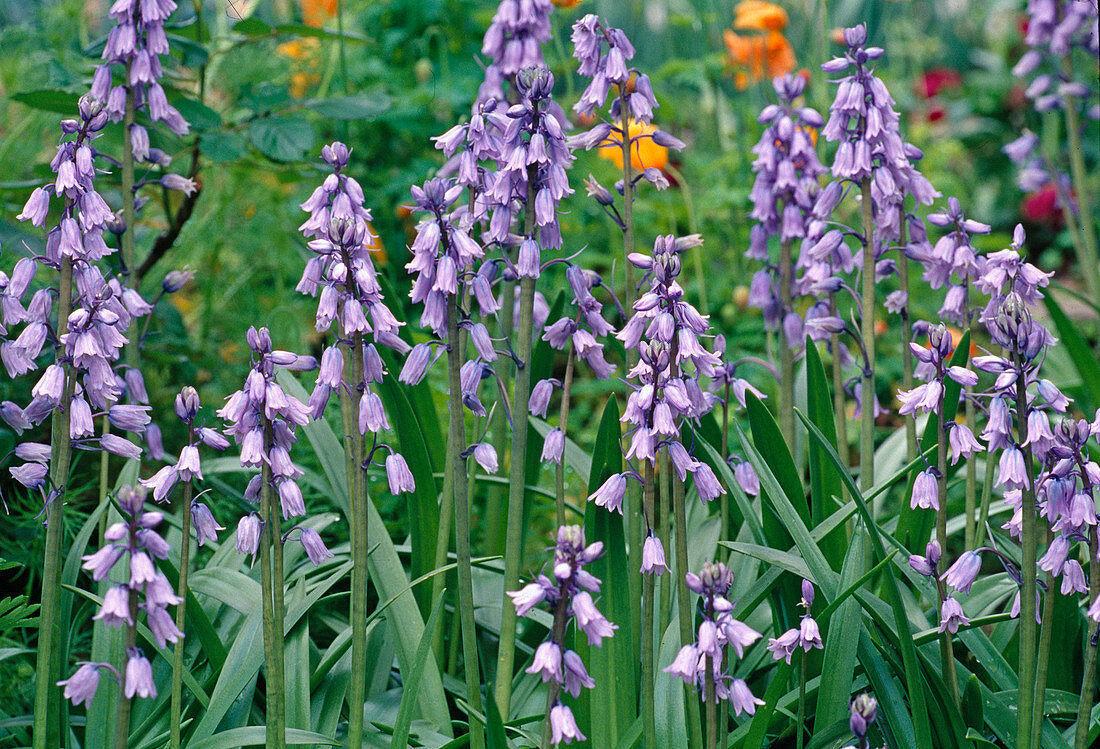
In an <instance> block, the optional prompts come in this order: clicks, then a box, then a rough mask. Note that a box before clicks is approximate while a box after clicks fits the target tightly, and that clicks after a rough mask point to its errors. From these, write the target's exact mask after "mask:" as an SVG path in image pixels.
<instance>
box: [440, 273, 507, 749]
mask: <svg viewBox="0 0 1100 749" xmlns="http://www.w3.org/2000/svg"><path fill="white" fill-rule="evenodd" d="M458 340H459V337H458V300H457V299H456V298H455V297H454V296H453V295H452V296H450V297H448V299H447V341H448V350H447V381H448V384H449V386H450V409H449V410H450V439H449V442H450V446H451V461H452V463H451V466H452V470H453V472H454V476H453V478H452V480H451V485H452V487H453V488H454V518H455V551H456V553H457V561H458V605H459V618H460V620H461V625H462V658H463V661H464V668H463V670H464V671H465V673H466V699H467V701H468V702H469V703H470V707H472V708H473V709H474V710H479V711H480V710H481V677H480V665H479V663H478V657H477V631H476V630H475V629H474V627H475V624H474V586H473V567H472V564H471V562H470V500H469V495H468V492H467V490H468V488H469V487H468V485H467V483H466V480H465V475H460V473H459V472H460V471H461V470H462V468H463V467H464V466H465V465H466V463H465V460H466V459H465V458H463V457H462V453H463V452H464V451H465V447H466V422H465V416H464V414H463V407H462V395H461V393H462V378H461V370H462V357H461V352H460V351H459V346H458ZM516 574H517V577H518V569H517V573H516ZM514 587H515V586H513V589H514ZM504 608H505V610H506V611H507V609H508V608H509V607H508V606H505V607H504ZM512 613H513V624H512V637H513V641H514V638H515V617H514V615H515V609H512ZM501 639H502V641H501V648H502V649H503V647H504V642H503V634H502V637H501ZM511 673H512V669H511V662H510V659H509V664H508V670H507V671H504V672H501V673H499V674H498V676H497V686H498V687H499V686H500V684H501V682H504V683H506V684H507V685H508V690H507V691H508V693H509V696H510V692H511V686H512V679H511ZM506 714H507V712H506V711H505V712H503V713H502V715H506ZM470 745H471V746H472V747H474V749H482V747H484V746H485V734H484V731H483V728H482V726H481V724H479V723H478V722H477V721H476V720H474V719H472V718H471V720H470Z"/></svg>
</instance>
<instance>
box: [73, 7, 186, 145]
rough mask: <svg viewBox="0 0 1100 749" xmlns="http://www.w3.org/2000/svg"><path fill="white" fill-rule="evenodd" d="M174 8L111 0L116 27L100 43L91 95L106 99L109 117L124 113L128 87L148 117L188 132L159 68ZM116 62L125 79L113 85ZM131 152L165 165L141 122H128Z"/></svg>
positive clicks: (180, 132) (178, 131) (116, 118)
mask: <svg viewBox="0 0 1100 749" xmlns="http://www.w3.org/2000/svg"><path fill="white" fill-rule="evenodd" d="M175 9H176V3H175V1H174V0H116V1H115V2H114V4H113V5H111V11H110V15H111V18H113V19H114V20H115V24H116V25H115V27H114V28H113V29H111V31H110V33H108V34H107V44H106V45H105V46H104V47H103V55H102V58H103V60H104V63H103V64H102V65H100V66H99V67H98V68H96V71H95V78H94V79H93V82H92V96H94V97H95V98H96V99H98V100H99V101H101V102H105V104H106V111H107V113H108V114H109V115H110V117H111V121H112V122H119V121H121V120H122V118H123V116H124V115H125V114H126V93H127V90H130V91H132V92H133V95H134V104H135V105H136V106H137V107H138V108H144V109H145V110H146V111H147V112H148V114H149V119H150V120H152V121H153V122H163V123H164V124H165V125H166V126H167V127H168V128H169V129H170V130H171V131H172V132H174V133H175V134H176V135H187V133H188V132H189V131H190V129H191V128H190V126H189V125H188V124H187V121H186V120H185V119H184V118H183V116H182V115H181V114H180V113H179V111H178V110H176V108H175V107H173V106H172V105H171V104H169V103H168V97H167V96H165V93H164V88H162V87H161V85H160V79H161V77H162V76H163V74H164V71H163V70H162V68H161V63H160V56H161V55H166V54H168V37H167V36H166V34H165V32H164V22H165V21H166V20H168V17H169V16H171V15H172V12H173V11H174V10H175ZM116 66H117V67H118V68H119V69H120V71H121V72H122V73H123V75H124V77H125V79H124V80H123V81H122V82H121V83H120V84H119V85H116V86H112V72H113V68H114V67H116ZM130 142H131V144H132V149H133V153H134V158H135V159H137V160H138V161H149V162H152V163H156V164H161V165H162V166H163V165H166V163H167V162H166V161H164V159H166V158H167V154H163V153H161V152H160V151H158V150H157V149H150V148H149V134H148V133H147V132H146V131H145V128H143V127H142V126H141V125H131V126H130Z"/></svg>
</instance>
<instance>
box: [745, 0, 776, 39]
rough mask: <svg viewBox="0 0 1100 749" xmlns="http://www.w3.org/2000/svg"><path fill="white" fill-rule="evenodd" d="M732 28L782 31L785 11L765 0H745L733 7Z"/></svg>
mask: <svg viewBox="0 0 1100 749" xmlns="http://www.w3.org/2000/svg"><path fill="white" fill-rule="evenodd" d="M733 13H734V17H733V28H735V29H741V30H742V31H782V30H783V29H785V28H787V11H785V10H783V9H782V8H780V7H779V6H778V5H776V4H775V3H769V2H765V0H745V2H742V3H738V4H737V6H736V7H735V8H734V9H733Z"/></svg>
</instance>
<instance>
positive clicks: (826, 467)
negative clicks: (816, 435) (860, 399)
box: [806, 338, 847, 569]
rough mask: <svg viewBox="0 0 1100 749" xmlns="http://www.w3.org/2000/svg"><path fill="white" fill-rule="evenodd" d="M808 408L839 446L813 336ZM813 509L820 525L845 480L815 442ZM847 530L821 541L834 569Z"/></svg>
mask: <svg viewBox="0 0 1100 749" xmlns="http://www.w3.org/2000/svg"><path fill="white" fill-rule="evenodd" d="M806 409H807V415H808V416H809V417H810V420H811V421H813V422H814V423H815V424H817V427H818V429H820V430H821V433H822V434H823V435H825V439H827V440H828V441H829V443H830V444H832V445H833V447H836V415H835V414H834V413H833V396H832V390H831V388H830V387H829V380H828V378H827V377H826V375H825V367H824V365H823V364H822V363H821V354H819V353H818V350H817V346H816V345H815V344H814V342H813V341H811V340H810V339H809V338H807V339H806ZM808 454H809V464H810V499H811V504H810V510H811V513H812V516H813V524H814V525H815V526H816V525H817V524H818V523H820V522H821V521H822V520H824V519H825V518H826V517H827V516H828V515H830V514H831V513H832V512H833V510H835V509H836V507H837V503H836V499H835V498H836V497H839V496H840V495H841V480H840V476H838V475H837V474H836V469H835V468H834V467H833V466H832V464H831V463H829V462H828V461H827V460H826V459H825V455H824V453H822V451H821V448H820V447H818V445H817V443H816V442H814V441H812V440H811V441H810V442H809V451H808ZM846 540H847V539H846V538H845V533H844V532H843V531H841V530H838V531H837V532H836V533H833V534H830V535H829V536H828V537H826V538H825V539H824V540H823V541H822V544H821V550H822V552H824V554H825V558H826V559H828V560H829V564H831V565H832V567H833V569H840V567H841V564H842V563H843V560H844V558H845V553H844V548H845V546H846Z"/></svg>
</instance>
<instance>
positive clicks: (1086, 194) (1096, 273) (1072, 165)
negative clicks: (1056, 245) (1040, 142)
mask: <svg viewBox="0 0 1100 749" xmlns="http://www.w3.org/2000/svg"><path fill="white" fill-rule="evenodd" d="M1064 66H1065V69H1066V73H1067V74H1072V72H1073V71H1072V67H1071V64H1070V59H1069V57H1068V56H1067V57H1066V58H1065V60H1064ZM1064 105H1065V106H1063V107H1062V111H1064V112H1065V113H1066V140H1067V141H1068V142H1067V144H1066V145H1067V147H1068V148H1069V169H1070V174H1071V175H1072V176H1073V189H1074V191H1075V192H1076V193H1077V210H1078V211H1079V212H1080V216H1081V219H1080V220H1081V232H1080V237H1081V243H1080V244H1079V246H1078V247H1077V251H1078V256H1079V257H1080V259H1081V268H1082V272H1083V273H1084V276H1085V286H1086V287H1087V288H1088V292H1089V298H1090V299H1100V252H1098V251H1097V247H1096V221H1095V219H1094V218H1093V215H1092V194H1091V191H1090V190H1089V182H1088V175H1087V173H1086V171H1085V155H1084V154H1085V152H1084V149H1083V148H1082V145H1081V124H1080V121H1079V120H1078V116H1077V109H1076V107H1075V106H1074V104H1073V102H1072V101H1070V100H1069V97H1067V98H1066V101H1065V102H1064Z"/></svg>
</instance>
